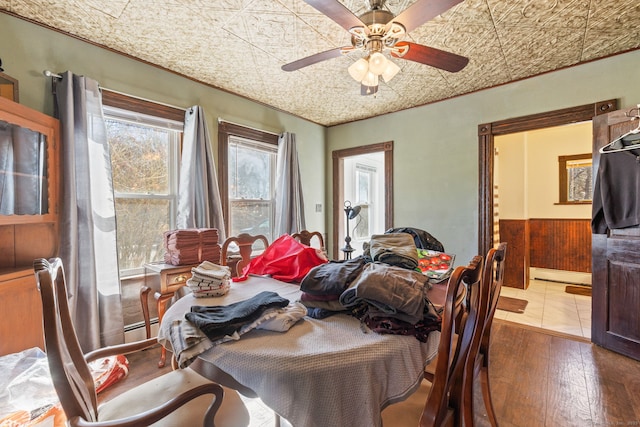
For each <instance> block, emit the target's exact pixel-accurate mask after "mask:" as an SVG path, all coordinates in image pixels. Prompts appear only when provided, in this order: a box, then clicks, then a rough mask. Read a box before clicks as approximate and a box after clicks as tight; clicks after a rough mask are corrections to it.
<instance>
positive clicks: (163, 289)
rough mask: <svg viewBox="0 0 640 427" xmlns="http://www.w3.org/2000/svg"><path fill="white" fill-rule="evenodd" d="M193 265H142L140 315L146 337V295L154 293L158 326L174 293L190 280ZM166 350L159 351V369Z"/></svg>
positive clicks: (147, 315)
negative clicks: (142, 283) (142, 319)
mask: <svg viewBox="0 0 640 427" xmlns="http://www.w3.org/2000/svg"><path fill="white" fill-rule="evenodd" d="M197 265H198V264H193V265H172V264H164V263H148V264H145V265H144V277H145V279H144V283H145V284H144V287H143V288H142V289H141V290H140V301H141V303H142V314H143V316H144V323H145V328H146V330H147V337H149V335H150V333H151V329H150V319H149V306H148V294H149V292H150V291H154V297H155V299H156V301H157V304H158V325H159V324H160V322H162V316H164V312H165V311H166V310H167V305H168V304H169V302H170V301H171V300H172V299H173V297H174V296H175V294H176V292H178V291H179V290H180V288H182V287H183V286H185V285H186V284H187V280H188V279H189V278H191V268H193V267H196V266H197ZM165 359H166V350H165V348H164V347H162V349H161V356H160V361H159V362H158V366H159V367H163V366H164V365H165Z"/></svg>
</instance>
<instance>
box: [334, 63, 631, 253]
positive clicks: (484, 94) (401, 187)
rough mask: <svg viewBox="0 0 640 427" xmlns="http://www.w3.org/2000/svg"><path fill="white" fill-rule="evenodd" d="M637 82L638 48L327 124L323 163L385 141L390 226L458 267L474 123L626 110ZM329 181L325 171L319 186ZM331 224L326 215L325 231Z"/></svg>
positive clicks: (472, 228)
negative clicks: (426, 241) (421, 233)
mask: <svg viewBox="0 0 640 427" xmlns="http://www.w3.org/2000/svg"><path fill="white" fill-rule="evenodd" d="M639 79H640V51H634V52H631V53H626V54H622V55H617V56H614V57H611V58H607V59H603V60H600V61H596V62H591V63H588V64H584V65H581V66H577V67H573V68H569V69H565V70H561V71H556V72H553V73H548V74H544V75H541V76H539V77H534V78H530V79H526V80H522V81H519V82H516V83H511V84H507V85H503V86H499V87H496V88H492V89H486V90H482V91H479V92H476V93H473V94H469V95H465V96H461V97H457V98H454V99H450V100H447V101H441V102H438V103H435V104H431V105H426V106H423V107H418V108H413V109H411V110H406V111H401V112H398V113H393V114H387V115H384V116H379V117H376V118H374V119H368V120H362V121H358V122H354V123H349V124H344V125H340V126H334V127H331V128H329V129H328V132H327V153H326V156H327V162H328V163H327V165H328V167H329V168H331V163H330V162H329V160H330V159H331V153H332V151H333V150H339V149H344V148H350V147H355V146H360V145H367V144H374V143H379V142H383V141H389V140H393V141H394V153H393V155H394V176H393V179H394V209H395V211H394V226H395V227H402V226H412V227H417V228H422V229H424V230H427V231H428V232H430V233H431V234H433V235H434V236H435V237H436V238H437V239H438V240H440V241H441V242H442V243H443V245H444V247H445V249H446V250H447V251H449V252H452V253H454V254H456V264H457V265H460V264H464V263H466V262H468V261H469V260H470V259H471V258H472V257H473V255H475V254H476V253H477V249H478V243H477V242H478V136H477V135H478V125H479V124H481V123H488V122H494V121H498V120H503V119H509V118H514V117H520V116H525V115H529V114H535V113H540V112H545V111H552V110H557V109H561V108H567V107H572V106H577V105H583V104H588V103H592V102H596V101H600V100H605V99H612V98H618V99H619V106H620V107H621V108H626V107H628V108H631V107H634V106H636V104H638V103H640V85H638V81H639ZM380 90H381V91H384V90H385V87H384V85H383V86H381V88H380ZM423 90H429V88H428V87H425V88H423ZM549 173H557V169H555V168H554V170H550V171H549ZM332 179H333V178H332V172H331V170H327V183H326V188H332V187H331V185H332ZM328 202H329V203H330V202H331V200H330V199H329V200H328ZM329 208H331V206H329ZM331 223H332V218H331V217H328V218H327V230H331V227H332V224H331Z"/></svg>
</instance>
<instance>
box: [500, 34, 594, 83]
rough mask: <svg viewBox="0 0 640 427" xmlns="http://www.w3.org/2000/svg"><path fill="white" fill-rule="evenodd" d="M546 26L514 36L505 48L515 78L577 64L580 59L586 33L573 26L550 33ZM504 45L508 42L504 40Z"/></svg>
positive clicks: (510, 69) (512, 75) (510, 70)
mask: <svg viewBox="0 0 640 427" xmlns="http://www.w3.org/2000/svg"><path fill="white" fill-rule="evenodd" d="M546 31H547V30H546V29H545V28H539V29H536V30H531V31H530V33H529V34H521V35H520V36H521V37H512V38H511V39H510V40H509V43H508V45H507V46H506V47H505V49H504V56H505V58H506V59H507V63H508V64H509V72H510V74H511V77H512V78H514V79H519V78H524V77H527V76H531V75H536V74H539V73H542V72H545V71H550V70H555V69H558V68H561V67H565V66H568V65H572V64H576V63H577V62H578V61H579V60H580V56H581V48H582V34H581V33H576V32H572V31H570V29H568V28H567V29H564V30H558V29H556V31H555V32H554V34H553V35H551V36H548V35H545V33H546ZM503 44H504V43H503Z"/></svg>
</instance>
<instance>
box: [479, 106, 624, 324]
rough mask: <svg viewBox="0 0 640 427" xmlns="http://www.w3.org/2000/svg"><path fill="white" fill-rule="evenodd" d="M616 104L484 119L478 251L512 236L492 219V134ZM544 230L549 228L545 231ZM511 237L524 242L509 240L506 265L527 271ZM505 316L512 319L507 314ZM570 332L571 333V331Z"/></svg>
mask: <svg viewBox="0 0 640 427" xmlns="http://www.w3.org/2000/svg"><path fill="white" fill-rule="evenodd" d="M616 104H617V101H616V100H608V101H602V102H598V103H594V104H587V105H582V106H578V107H573V108H567V109H563V110H556V111H550V112H547V113H541V114H535V115H531V116H524V117H519V118H514V119H508V120H503V121H500V122H494V123H487V124H483V125H480V126H479V128H478V140H479V150H480V151H479V165H478V169H479V174H480V175H479V208H478V212H479V221H478V224H479V231H478V251H479V253H486V252H487V251H488V250H489V248H491V247H493V246H494V243H496V242H497V241H498V239H499V238H500V237H501V240H506V241H509V240H511V239H512V237H511V236H506V237H505V236H504V235H503V234H505V233H504V232H505V230H499V229H498V227H499V224H500V223H499V222H498V221H496V218H499V216H497V215H498V214H499V209H500V208H499V207H496V206H495V198H496V192H500V189H496V188H495V184H496V183H495V180H494V177H495V174H496V168H497V167H498V165H497V164H496V161H495V149H496V142H495V139H496V137H502V136H513V135H515V134H517V133H519V132H530V131H535V130H541V129H547V128H553V127H557V126H562V125H567V124H573V123H579V122H591V120H592V118H593V117H595V116H598V115H600V114H604V113H607V112H610V111H613V110H615V109H616ZM556 170H557V169H556ZM528 226H529V224H528V223H527V224H525V225H524V226H523V227H521V228H516V230H517V231H518V233H519V235H520V236H530V235H531V233H530V232H529V230H528V229H527V228H526V227H528ZM498 232H500V234H499V235H498ZM589 232H590V230H589ZM547 233H549V232H548V231H547ZM538 234H540V233H538ZM499 236H500V237H499ZM514 240H516V241H519V242H524V245H514V244H509V249H508V251H507V265H512V266H513V265H514V264H516V265H517V264H520V268H521V269H520V271H521V272H523V271H524V272H527V273H528V271H529V268H528V267H529V266H528V265H526V262H525V261H524V260H526V259H527V258H526V256H525V247H526V246H527V244H528V242H527V241H526V240H523V239H520V237H516V238H514ZM590 255H591V254H589V256H590ZM522 280H523V283H524V282H525V281H526V283H527V284H528V274H527V277H526V278H523V279H522ZM506 282H507V274H506V271H505V283H506ZM503 289H505V290H506V291H512V290H513V291H517V292H525V291H524V289H525V288H524V287H523V288H522V290H520V289H513V288H503ZM517 292H515V293H513V294H510V293H509V292H506V294H509V295H506V296H511V297H516V298H521V296H520V295H521V294H519V293H517ZM588 308H590V307H588ZM507 320H513V319H511V318H507ZM525 323H526V322H525ZM540 326H541V325H540ZM572 335H575V334H573V333H572ZM578 335H579V334H578Z"/></svg>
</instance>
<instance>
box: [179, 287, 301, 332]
mask: <svg viewBox="0 0 640 427" xmlns="http://www.w3.org/2000/svg"><path fill="white" fill-rule="evenodd" d="M288 304H289V300H288V299H286V298H282V297H281V296H280V295H278V294H277V293H275V292H270V291H263V292H260V293H259V294H258V295H255V296H253V297H251V298H249V299H247V300H244V301H239V302H236V303H233V304H229V305H223V306H193V307H191V312H189V313H187V314H185V318H186V319H187V320H189V321H190V322H192V323H193V324H194V325H196V326H197V327H198V328H200V330H201V331H202V332H204V334H205V335H206V336H207V337H209V339H211V340H212V341H215V340H216V339H219V338H221V337H224V336H225V335H232V334H233V333H234V332H236V331H237V330H239V329H240V328H241V327H242V326H244V325H246V324H247V323H251V322H253V321H255V320H256V319H257V318H259V317H260V316H261V315H262V313H263V312H264V311H265V310H266V309H268V308H282V307H286V306H287V305H288Z"/></svg>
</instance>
